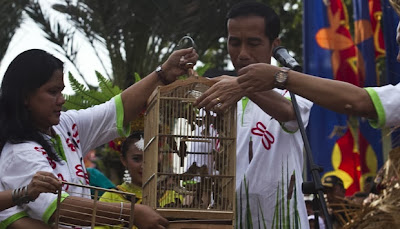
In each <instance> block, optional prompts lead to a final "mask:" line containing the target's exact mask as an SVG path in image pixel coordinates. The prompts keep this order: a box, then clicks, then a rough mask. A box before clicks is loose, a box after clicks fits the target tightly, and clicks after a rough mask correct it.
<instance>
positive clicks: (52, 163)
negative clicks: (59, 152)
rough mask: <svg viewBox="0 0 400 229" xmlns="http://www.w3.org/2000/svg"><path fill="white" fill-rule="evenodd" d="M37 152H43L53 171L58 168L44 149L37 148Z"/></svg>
mask: <svg viewBox="0 0 400 229" xmlns="http://www.w3.org/2000/svg"><path fill="white" fill-rule="evenodd" d="M34 149H35V150H36V151H38V152H41V153H42V155H43V156H45V157H46V159H47V161H48V162H49V164H50V166H51V168H52V169H55V168H56V167H57V164H56V163H55V162H54V160H53V159H51V158H50V157H49V156H48V155H47V152H46V151H45V150H44V148H43V147H37V146H36V147H35V148H34Z"/></svg>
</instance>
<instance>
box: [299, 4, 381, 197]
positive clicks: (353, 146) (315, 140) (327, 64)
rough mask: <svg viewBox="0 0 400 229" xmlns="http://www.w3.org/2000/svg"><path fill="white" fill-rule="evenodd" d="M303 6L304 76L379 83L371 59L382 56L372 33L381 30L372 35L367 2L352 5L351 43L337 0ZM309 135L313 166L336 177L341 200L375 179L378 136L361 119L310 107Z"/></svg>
mask: <svg viewBox="0 0 400 229" xmlns="http://www.w3.org/2000/svg"><path fill="white" fill-rule="evenodd" d="M372 1H374V0H371V3H372ZM303 3H304V23H303V25H304V28H303V34H304V39H303V40H304V58H303V60H304V70H305V72H306V73H308V74H311V75H315V76H320V77H324V78H329V79H334V80H341V81H345V82H349V83H352V84H354V85H356V86H364V85H369V86H374V85H376V84H377V83H378V82H379V78H378V77H377V76H376V67H375V58H376V57H379V56H382V55H383V54H384V52H383V53H382V50H379V49H376V48H375V45H377V46H378V47H380V48H381V47H383V43H380V42H377V44H375V40H374V36H375V35H374V32H376V34H377V35H376V36H377V37H379V36H380V35H379V33H380V31H375V29H376V28H377V26H376V24H374V25H375V28H373V26H372V24H371V21H370V10H369V6H370V4H369V2H368V0H359V1H355V4H354V19H355V20H354V21H355V39H354V40H353V38H352V36H351V34H350V29H349V28H350V25H349V16H348V13H347V9H346V6H345V5H344V4H343V2H342V1H341V0H331V1H324V0H307V1H304V2H303ZM371 6H373V4H371ZM375 7H376V6H375ZM375 23H379V22H378V21H375ZM366 66H367V67H366ZM338 93H340V92H338ZM308 134H309V139H310V145H311V149H312V151H313V155H314V161H315V163H316V164H318V165H320V166H322V167H323V168H324V174H325V175H336V176H338V177H340V178H341V179H342V180H343V182H344V185H345V188H346V195H352V194H354V192H357V191H360V190H361V189H362V185H363V181H364V178H366V177H368V176H373V175H375V173H376V171H377V168H378V167H379V166H380V165H381V164H382V147H381V136H380V131H376V130H374V129H372V128H371V127H369V125H368V123H367V121H366V120H360V119H358V118H355V117H351V118H349V117H347V116H346V115H341V114H337V113H335V112H332V111H328V110H326V109H324V108H321V107H319V106H317V105H314V107H313V109H312V111H311V116H310V122H309V125H308Z"/></svg>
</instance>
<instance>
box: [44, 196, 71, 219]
mask: <svg viewBox="0 0 400 229" xmlns="http://www.w3.org/2000/svg"><path fill="white" fill-rule="evenodd" d="M68 196H69V194H68V193H66V192H63V193H61V200H60V201H61V202H63V201H64V200H65V198H67V197H68ZM56 209H57V199H55V200H54V201H53V202H52V203H51V204H50V205H49V206H48V207H47V209H46V211H45V212H44V213H43V216H42V220H43V222H45V223H46V224H48V223H49V219H50V217H51V216H52V215H53V214H54V212H55V211H56Z"/></svg>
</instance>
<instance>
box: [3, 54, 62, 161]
mask: <svg viewBox="0 0 400 229" xmlns="http://www.w3.org/2000/svg"><path fill="white" fill-rule="evenodd" d="M56 70H61V71H62V70H63V62H62V61H60V60H59V59H57V58H56V57H54V56H53V55H51V54H49V53H47V52H46V51H43V50H39V49H31V50H27V51H25V52H23V53H21V54H19V55H18V56H17V57H16V58H15V59H14V60H13V61H12V62H11V64H10V65H9V66H8V69H7V71H6V73H5V74H4V77H3V82H2V84H1V89H0V154H1V151H2V149H3V147H4V145H5V144H6V143H7V142H9V143H12V144H16V143H22V142H26V141H35V142H37V143H39V144H40V145H41V146H42V147H43V148H44V149H45V150H46V152H47V154H48V156H49V157H50V158H52V159H53V160H56V161H58V160H59V158H58V156H57V154H56V153H55V152H54V151H53V150H52V147H51V146H50V144H49V142H48V141H47V140H46V139H45V138H44V137H43V135H42V134H41V133H40V132H39V130H38V129H37V127H35V126H34V123H33V119H32V115H31V114H30V112H29V110H28V109H27V107H26V106H25V101H26V100H27V98H28V97H29V96H30V95H31V94H32V93H34V92H35V91H36V90H37V89H39V88H40V87H41V86H42V85H43V84H45V83H46V82H47V81H48V80H49V79H50V78H51V77H52V75H53V73H54V72H55V71H56Z"/></svg>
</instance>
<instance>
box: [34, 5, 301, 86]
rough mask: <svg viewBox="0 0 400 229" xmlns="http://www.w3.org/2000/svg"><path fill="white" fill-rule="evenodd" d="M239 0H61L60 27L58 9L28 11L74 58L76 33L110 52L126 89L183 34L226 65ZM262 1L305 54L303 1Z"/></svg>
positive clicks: (116, 77) (214, 63) (212, 63)
mask: <svg viewBox="0 0 400 229" xmlns="http://www.w3.org/2000/svg"><path fill="white" fill-rule="evenodd" d="M238 2H240V0H229V1H224V0H213V1H200V0H180V1H176V0H154V1H147V0H136V1H129V0H120V1H106V2H104V1H101V2H99V1H95V0H81V1H76V2H72V1H69V0H64V1H60V3H57V4H55V5H53V6H52V8H53V9H54V10H55V11H56V12H58V13H61V15H64V16H65V18H66V20H67V21H68V23H69V26H61V24H62V23H61V22H60V21H57V20H55V19H54V17H51V16H50V15H52V14H54V13H55V12H54V11H53V12H47V13H44V12H43V11H42V10H41V8H42V7H41V6H40V4H39V3H38V2H36V1H32V2H31V3H30V5H29V7H28V8H27V13H28V15H29V16H30V17H31V18H32V19H33V20H34V21H36V22H37V23H38V25H40V27H41V28H42V30H43V31H44V32H45V34H46V37H47V38H48V39H49V40H50V41H51V42H53V43H54V44H56V45H57V46H58V49H57V50H58V51H59V52H60V53H62V54H63V55H64V56H66V57H67V59H68V60H69V61H71V62H72V63H76V55H77V53H78V51H79V50H77V48H76V45H75V41H74V40H75V37H76V35H77V34H80V35H83V36H84V37H85V39H86V41H87V42H89V44H91V46H92V47H93V50H94V51H95V52H96V53H97V55H98V57H99V59H100V60H102V61H107V60H105V59H104V58H100V57H101V54H100V53H108V58H109V60H110V62H111V66H112V69H111V71H107V68H106V67H104V68H105V69H106V75H107V77H109V78H110V79H112V81H113V83H114V84H115V85H118V86H119V87H120V88H126V87H128V86H129V85H131V84H132V83H133V82H134V77H133V76H134V73H135V72H137V73H138V74H139V75H141V76H145V75H147V74H148V73H149V72H151V71H153V70H154V69H155V67H156V66H157V65H158V64H159V63H161V62H163V61H165V58H167V57H168V56H169V54H170V53H171V52H172V51H173V50H174V49H176V48H177V47H176V44H177V42H178V41H179V39H180V38H181V37H183V36H184V35H190V36H191V37H192V38H193V39H194V40H195V41H196V50H197V52H198V53H199V55H200V60H201V61H203V62H205V63H208V64H209V65H208V66H209V67H210V68H219V69H223V68H225V67H226V65H227V59H228V56H227V49H226V41H225V39H224V37H226V24H225V15H226V13H227V11H228V9H229V8H230V7H231V6H232V5H234V4H236V3H238ZM261 2H266V3H267V4H269V5H271V6H272V7H273V8H274V9H275V10H276V11H277V12H278V14H279V15H280V16H281V19H282V28H283V32H282V39H283V41H284V42H283V44H284V45H285V46H286V47H288V48H289V49H290V50H292V51H293V52H294V53H295V54H296V56H300V55H298V53H301V26H299V24H300V23H301V14H302V11H301V1H298V0H289V1H286V2H282V1H279V0H272V1H266V0H263V1H261ZM286 37H290V38H291V39H286ZM106 59H107V58H106ZM105 65H106V64H103V66H105ZM78 70H79V69H78ZM79 74H81V73H80V72H79ZM81 75H82V74H81ZM82 77H83V78H84V76H82ZM85 83H86V84H87V82H85ZM88 86H89V85H88ZM89 87H90V86H89Z"/></svg>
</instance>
